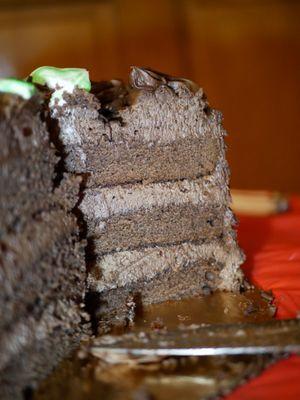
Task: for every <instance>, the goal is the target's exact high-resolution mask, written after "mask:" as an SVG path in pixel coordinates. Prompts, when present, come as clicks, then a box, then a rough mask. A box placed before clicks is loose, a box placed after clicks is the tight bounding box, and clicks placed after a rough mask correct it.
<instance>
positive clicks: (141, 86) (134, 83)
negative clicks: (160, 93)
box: [129, 67, 199, 93]
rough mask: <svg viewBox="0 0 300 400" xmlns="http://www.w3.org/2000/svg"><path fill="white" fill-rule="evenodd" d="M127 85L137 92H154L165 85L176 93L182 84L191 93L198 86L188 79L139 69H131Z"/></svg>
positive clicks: (147, 69) (196, 89)
mask: <svg viewBox="0 0 300 400" xmlns="http://www.w3.org/2000/svg"><path fill="white" fill-rule="evenodd" d="M129 83H130V85H131V87H132V88H134V89H138V90H148V91H155V90H156V89H157V88H158V87H159V86H162V85H165V86H168V87H170V88H171V89H173V90H175V91H176V90H177V89H178V87H179V86H181V85H182V84H183V85H184V86H185V87H187V88H188V89H189V90H190V91H191V92H193V93H196V92H197V91H198V90H199V86H198V85H197V84H196V83H194V82H192V81H190V80H188V79H184V78H178V77H174V76H171V75H167V74H164V73H162V72H157V71H154V70H152V69H149V68H140V67H131V71H130V74H129Z"/></svg>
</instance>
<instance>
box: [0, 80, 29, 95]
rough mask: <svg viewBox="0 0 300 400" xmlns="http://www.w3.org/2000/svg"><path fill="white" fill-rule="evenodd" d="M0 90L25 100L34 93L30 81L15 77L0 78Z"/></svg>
mask: <svg viewBox="0 0 300 400" xmlns="http://www.w3.org/2000/svg"><path fill="white" fill-rule="evenodd" d="M0 92H2V93H11V94H16V95H18V96H20V97H22V98H23V99H25V100H28V99H30V97H32V96H33V95H34V94H35V93H36V88H35V86H34V85H33V84H32V83H29V82H25V81H22V80H21V79H16V78H4V79H0Z"/></svg>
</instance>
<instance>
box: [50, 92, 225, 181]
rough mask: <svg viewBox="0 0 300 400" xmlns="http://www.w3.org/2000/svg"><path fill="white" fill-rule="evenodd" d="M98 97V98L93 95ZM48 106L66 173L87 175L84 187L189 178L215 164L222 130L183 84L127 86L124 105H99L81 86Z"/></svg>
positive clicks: (213, 114) (217, 117)
mask: <svg viewBox="0 0 300 400" xmlns="http://www.w3.org/2000/svg"><path fill="white" fill-rule="evenodd" d="M99 97H100V99H101V96H99ZM65 99H66V104H65V105H63V106H57V107H54V108H53V109H52V116H53V118H56V119H57V120H58V125H59V127H60V133H59V138H60V140H61V142H62V143H63V145H64V150H65V153H66V159H65V161H66V167H67V169H68V170H69V171H72V172H78V173H88V174H90V175H89V178H88V180H87V185H100V186H106V185H116V184H120V183H127V182H136V181H147V182H157V181H161V180H174V179H183V178H193V177H199V176H203V175H208V174H210V173H212V172H213V171H214V169H215V167H216V164H217V161H218V158H219V153H220V149H221V147H222V138H223V135H224V130H223V128H222V126H221V114H220V113H218V112H216V111H213V110H210V109H209V108H208V105H207V102H206V101H205V98H204V95H203V92H202V90H201V89H199V90H198V91H197V92H196V93H193V92H191V91H190V90H189V89H188V88H187V87H186V86H184V85H178V86H177V87H176V86H174V87H173V88H170V87H168V86H166V85H162V86H159V87H158V88H156V89H155V90H152V91H145V90H137V89H129V93H128V104H127V105H126V106H124V107H121V108H119V109H117V110H114V109H113V110H111V108H109V107H108V108H101V102H99V100H97V98H96V96H95V95H93V94H90V93H86V92H84V91H83V90H77V91H74V94H72V95H70V94H65Z"/></svg>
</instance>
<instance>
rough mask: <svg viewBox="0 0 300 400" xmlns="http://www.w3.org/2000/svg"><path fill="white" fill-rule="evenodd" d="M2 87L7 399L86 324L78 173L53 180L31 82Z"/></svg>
mask: <svg viewBox="0 0 300 400" xmlns="http://www.w3.org/2000/svg"><path fill="white" fill-rule="evenodd" d="M5 81H7V82H5ZM12 84H13V88H12ZM26 85H27V89H28V90H27V92H26V91H25V92H24V90H23V91H22V90H21V89H26ZM0 92H1V93H0V163H1V169H0V187H1V190H0V221H1V224H0V225H1V231H0V282H1V291H0V314H1V319H0V397H1V398H3V399H5V398H11V397H14V398H18V397H20V398H21V397H22V396H21V395H22V391H24V390H25V391H26V390H29V389H28V388H30V387H32V386H34V385H35V384H36V382H37V381H38V380H39V379H41V378H42V377H44V376H45V375H46V374H47V373H49V371H50V370H51V369H52V368H53V367H54V366H55V365H56V364H57V362H58V361H59V360H60V359H61V358H62V357H63V356H65V355H66V354H68V353H69V352H70V350H71V349H72V348H74V346H75V345H77V344H78V343H79V340H80V337H81V335H82V333H83V332H84V331H85V330H86V329H85V327H86V326H87V324H86V321H85V320H84V319H85V318H86V316H85V314H84V313H83V309H82V306H83V304H82V303H83V296H84V288H85V263H84V242H81V241H80V239H79V232H78V227H77V220H76V218H75V216H74V215H73V214H72V212H71V210H72V209H73V207H74V206H75V204H76V202H77V196H78V191H79V185H80V181H81V178H80V177H75V176H69V175H67V174H65V175H64V176H63V177H62V179H61V180H60V182H58V181H57V179H56V166H57V164H58V162H59V158H58V157H57V156H56V155H55V150H54V148H53V145H52V144H51V142H50V134H49V132H48V130H47V127H46V124H45V122H43V121H42V114H43V97H42V96H41V95H40V94H39V93H38V91H37V90H36V89H35V87H34V86H33V85H31V84H29V83H25V82H22V81H17V80H1V81H0ZM4 92H6V93H4ZM26 93H27V94H28V95H26ZM82 323H83V324H82ZM26 388H27V389H26Z"/></svg>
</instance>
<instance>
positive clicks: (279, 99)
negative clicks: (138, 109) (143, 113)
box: [0, 0, 300, 192]
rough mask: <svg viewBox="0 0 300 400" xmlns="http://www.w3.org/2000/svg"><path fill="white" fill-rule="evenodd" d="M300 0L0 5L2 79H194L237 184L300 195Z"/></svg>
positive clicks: (66, 0) (42, 1) (11, 1)
mask: <svg viewBox="0 0 300 400" xmlns="http://www.w3.org/2000/svg"><path fill="white" fill-rule="evenodd" d="M299 21H300V2H299V1H292V0H281V1H280V0H265V1H263V0H261V1H260V0H256V1H255V0H253V1H250V0H236V1H234V0H223V1H221V0H210V1H205V0H145V1H143V0H110V1H108V0H107V1H75V0H73V1H69V0H60V1H55V0H52V1H46V0H39V1H34V0H32V1H26V0H23V1H21V0H19V1H16V0H7V1H3V0H0V75H1V76H2V77H3V76H20V77H25V76H26V75H28V74H29V73H30V72H31V71H32V70H33V69H35V68H36V67H38V66H41V65H54V66H58V67H75V66H78V67H86V68H87V69H89V71H90V74H91V78H92V79H94V80H97V79H99V80H100V79H111V78H119V77H120V78H124V79H127V75H128V70H129V67H130V65H140V66H150V67H152V68H154V69H158V70H162V71H164V72H167V73H170V74H175V75H179V76H184V77H188V78H190V79H192V80H195V81H197V82H198V83H199V84H200V85H201V86H203V88H204V90H205V92H206V93H207V95H208V98H209V101H210V103H211V105H213V106H214V107H215V108H218V109H220V110H222V111H223V114H224V118H225V120H224V123H225V127H226V129H227V130H228V132H229V134H230V135H229V138H228V145H229V150H228V158H229V162H230V166H231V170H232V181H231V182H232V186H233V187H235V188H246V189H275V190H281V191H287V192H300V177H299V173H300V123H299V120H300V75H299V71H300V30H299V23H300V22H299Z"/></svg>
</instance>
